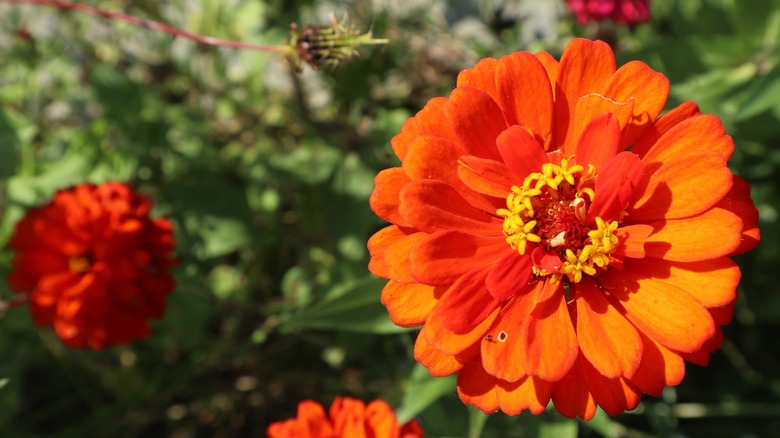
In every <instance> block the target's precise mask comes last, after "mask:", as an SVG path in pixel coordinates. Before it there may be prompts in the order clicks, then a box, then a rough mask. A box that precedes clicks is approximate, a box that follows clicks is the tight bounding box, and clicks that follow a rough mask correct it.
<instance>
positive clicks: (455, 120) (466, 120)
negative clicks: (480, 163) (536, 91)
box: [444, 87, 507, 160]
mask: <svg viewBox="0 0 780 438" xmlns="http://www.w3.org/2000/svg"><path fill="white" fill-rule="evenodd" d="M444 116H445V120H446V121H447V122H448V123H449V124H450V126H451V127H452V131H453V132H454V133H455V136H456V137H457V141H456V142H457V143H458V144H460V145H461V146H462V147H463V148H464V149H465V150H466V151H467V153H468V154H469V155H475V156H477V157H482V158H490V159H492V160H497V159H498V158H499V156H498V151H497V150H496V137H498V135H499V134H501V131H503V130H504V129H506V127H507V124H506V120H504V114H503V113H502V112H501V108H499V107H498V104H497V103H496V102H495V101H494V100H493V99H492V98H491V97H490V96H489V95H488V94H487V93H485V92H484V91H482V90H480V89H478V88H474V87H458V88H456V89H454V90H452V94H451V95H450V99H449V101H447V103H446V104H445V105H444Z"/></svg>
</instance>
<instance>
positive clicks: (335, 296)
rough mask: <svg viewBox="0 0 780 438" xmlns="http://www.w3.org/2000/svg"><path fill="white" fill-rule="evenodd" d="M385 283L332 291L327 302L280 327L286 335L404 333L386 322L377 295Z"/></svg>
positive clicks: (372, 281) (368, 280)
mask: <svg viewBox="0 0 780 438" xmlns="http://www.w3.org/2000/svg"><path fill="white" fill-rule="evenodd" d="M386 281H387V280H383V279H380V278H376V277H374V276H369V277H365V278H363V279H360V280H357V281H353V282H350V283H348V284H346V285H342V286H338V287H337V288H334V289H341V288H343V292H341V291H337V292H338V293H334V291H333V290H331V292H329V293H328V294H327V295H328V298H326V299H325V300H324V301H322V302H320V303H318V304H315V305H314V306H312V307H310V308H308V309H306V310H304V311H302V312H301V313H298V314H296V315H294V316H291V317H289V318H288V319H287V320H286V321H284V322H282V323H281V324H280V327H279V329H280V331H281V332H282V333H287V332H290V331H293V330H300V329H321V330H344V331H352V332H361V333H377V334H386V333H399V332H404V331H407V330H408V329H405V328H402V327H398V326H396V325H395V324H393V323H392V322H391V321H390V318H389V317H388V315H387V310H386V309H385V307H384V306H383V305H382V303H381V302H380V301H379V297H380V291H381V290H382V287H383V286H384V284H385V282H386Z"/></svg>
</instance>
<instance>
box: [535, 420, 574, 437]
mask: <svg viewBox="0 0 780 438" xmlns="http://www.w3.org/2000/svg"><path fill="white" fill-rule="evenodd" d="M538 433H539V435H538V436H539V438H576V437H577V421H576V420H571V419H568V418H560V419H558V420H556V421H542V422H540V423H539V431H538Z"/></svg>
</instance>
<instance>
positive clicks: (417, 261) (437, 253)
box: [411, 231, 512, 285]
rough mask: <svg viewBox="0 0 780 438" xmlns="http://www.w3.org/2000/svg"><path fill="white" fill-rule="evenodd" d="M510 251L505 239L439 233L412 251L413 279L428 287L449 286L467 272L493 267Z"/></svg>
mask: <svg viewBox="0 0 780 438" xmlns="http://www.w3.org/2000/svg"><path fill="white" fill-rule="evenodd" d="M511 250H512V249H511V248H510V247H509V245H508V244H507V243H506V240H505V239H504V237H503V236H501V237H480V236H475V235H473V234H467V233H462V232H459V231H438V232H436V233H433V234H430V235H429V236H428V237H427V238H426V239H425V240H423V241H421V242H419V243H418V244H417V246H415V247H414V248H413V249H412V252H411V263H412V267H411V271H412V276H414V278H416V279H417V281H419V282H421V283H425V284H431V285H450V284H452V283H453V282H455V281H456V280H457V279H458V278H460V277H461V276H462V275H463V274H465V273H466V272H468V271H470V270H472V269H474V268H475V267H479V266H487V265H490V264H492V263H494V262H495V261H496V260H498V259H500V258H501V257H502V256H504V255H505V254H506V253H507V252H509V251H511Z"/></svg>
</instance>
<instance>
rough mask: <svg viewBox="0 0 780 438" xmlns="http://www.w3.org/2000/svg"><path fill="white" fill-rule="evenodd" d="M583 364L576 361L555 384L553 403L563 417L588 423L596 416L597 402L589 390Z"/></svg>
mask: <svg viewBox="0 0 780 438" xmlns="http://www.w3.org/2000/svg"><path fill="white" fill-rule="evenodd" d="M581 362H582V360H579V359H578V360H577V361H575V362H574V365H573V366H572V367H571V370H570V371H569V373H568V374H566V376H564V377H563V378H562V379H561V380H559V381H557V382H555V383H553V390H552V401H553V404H554V405H555V408H556V409H557V410H558V412H559V413H560V414H561V415H563V416H565V417H569V418H574V417H580V418H582V419H583V420H585V421H587V420H590V419H591V418H593V416H594V415H595V414H596V402H595V401H594V400H593V396H592V395H591V393H590V391H589V390H588V384H587V382H586V380H585V375H584V374H583V372H582V365H581V364H580V363H581Z"/></svg>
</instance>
